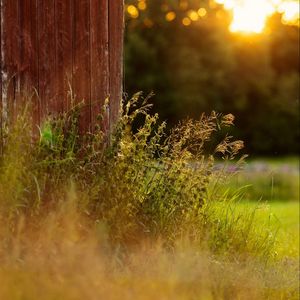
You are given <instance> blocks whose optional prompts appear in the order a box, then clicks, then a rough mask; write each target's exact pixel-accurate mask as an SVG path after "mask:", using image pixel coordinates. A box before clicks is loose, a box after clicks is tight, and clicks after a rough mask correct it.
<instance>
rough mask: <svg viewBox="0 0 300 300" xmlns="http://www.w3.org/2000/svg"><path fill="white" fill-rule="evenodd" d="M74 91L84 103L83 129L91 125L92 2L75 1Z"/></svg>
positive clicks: (79, 100)
mask: <svg viewBox="0 0 300 300" xmlns="http://www.w3.org/2000/svg"><path fill="white" fill-rule="evenodd" d="M73 26H74V35H73V39H74V41H73V89H74V94H75V97H76V101H77V102H82V101H83V102H84V107H83V109H82V114H81V119H80V123H81V129H82V130H83V131H86V130H88V129H89V127H90V124H91V107H90V101H91V88H90V80H91V60H90V1H89V0H80V1H77V0H75V1H74V24H73Z"/></svg>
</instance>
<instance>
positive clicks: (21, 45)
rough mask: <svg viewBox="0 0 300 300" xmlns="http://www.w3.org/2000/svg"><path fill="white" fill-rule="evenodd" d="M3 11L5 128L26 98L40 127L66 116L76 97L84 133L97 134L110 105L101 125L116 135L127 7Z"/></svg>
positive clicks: (113, 2) (0, 83) (92, 3)
mask: <svg viewBox="0 0 300 300" xmlns="http://www.w3.org/2000/svg"><path fill="white" fill-rule="evenodd" d="M0 3H1V6H0V18H1V22H0V40H1V44H0V45H1V76H0V108H1V117H0V122H1V123H0V126H2V125H1V124H2V123H3V122H4V119H5V120H13V118H14V115H15V113H16V109H17V108H18V107H21V106H22V105H23V104H24V100H26V101H27V100H29V98H30V100H31V101H32V103H33V122H34V124H35V125H39V124H41V122H43V120H44V119H45V118H46V117H47V116H48V115H49V114H51V115H55V114H57V113H59V112H62V111H68V110H69V109H70V108H71V96H70V94H72V95H73V96H74V99H76V102H77V103H78V102H82V101H83V102H84V108H83V110H82V114H81V128H82V131H87V130H92V129H93V127H94V125H95V123H96V122H97V116H98V115H99V113H101V112H102V107H103V104H104V101H105V99H106V98H107V97H109V98H110V108H109V111H107V112H106V115H105V117H106V118H105V120H106V121H105V122H104V123H103V125H104V129H105V130H108V128H111V125H110V123H111V122H115V121H116V118H117V117H118V113H119V102H120V99H121V95H122V53H123V0H43V1H41V0H13V1H12V0H0ZM35 91H36V92H35ZM70 91H72V93H70ZM22 101H23V103H22Z"/></svg>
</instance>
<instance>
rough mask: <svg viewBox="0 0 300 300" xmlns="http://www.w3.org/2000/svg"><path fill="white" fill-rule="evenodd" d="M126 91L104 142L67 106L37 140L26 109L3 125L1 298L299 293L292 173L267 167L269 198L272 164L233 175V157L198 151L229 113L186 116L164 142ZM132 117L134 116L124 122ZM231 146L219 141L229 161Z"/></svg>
mask: <svg viewBox="0 0 300 300" xmlns="http://www.w3.org/2000/svg"><path fill="white" fill-rule="evenodd" d="M137 101H138V99H133V103H130V102H129V103H128V104H127V105H126V107H124V116H123V117H122V118H121V120H120V124H118V128H117V131H116V133H115V135H114V136H113V137H112V139H111V142H110V143H111V145H110V146H109V145H107V144H106V145H105V144H104V143H105V139H104V138H105V136H104V135H103V133H102V132H101V131H100V132H95V133H93V134H89V135H87V136H85V137H84V140H81V139H80V138H79V135H78V131H76V130H77V129H76V124H78V123H77V122H76V117H78V114H76V111H75V113H74V116H73V115H70V114H69V115H67V116H63V117H62V118H61V119H55V120H52V121H51V120H50V121H49V122H48V123H46V124H45V125H44V127H42V128H41V132H40V139H39V140H38V141H36V142H32V138H31V135H30V132H31V129H30V125H29V124H30V120H28V119H27V118H26V115H24V116H20V117H19V120H17V122H16V125H15V126H14V128H12V129H11V130H10V131H9V132H8V134H7V139H6V140H5V143H4V145H5V147H4V149H3V154H2V156H1V160H0V162H1V163H0V167H1V173H0V240H1V243H0V282H1V285H0V299H5V300H6V299H9V300H24V299H25V300H27V299H28V300H37V299H45V300H60V299H62V300H77V299H78V300H79V299H91V300H93V299H95V300H96V299H97V300H98V299H108V300H109V299H112V300H119V299H122V300H123V299H128V300H129V299H138V300H139V299H141V300H144V299H145V300H148V299H149V300H150V299H158V300H163V299H170V300H198V299H204V300H219V299H224V300H227V299H245V300H248V299H249V300H254V299H255V300H256V299H257V300H260V299H274V300H275V299H276V300H277V299H287V300H290V299H295V300H296V299H298V297H299V281H298V274H299V248H298V241H299V232H298V228H299V220H298V219H299V218H298V216H299V210H298V208H299V200H297V199H296V198H295V195H297V194H296V191H295V186H296V184H297V176H298V173H297V172H296V173H292V172H289V177H287V176H282V174H281V173H280V172H279V173H274V172H272V176H273V177H271V178H273V179H272V180H271V191H272V193H271V194H272V198H271V201H269V202H266V201H267V200H268V198H267V197H268V195H270V194H269V193H270V192H269V189H270V180H269V177H268V176H266V174H269V173H268V172H269V168H270V166H271V167H272V165H269V163H268V162H267V163H266V166H267V168H264V171H265V173H264V174H263V173H261V172H260V171H257V172H256V173H255V172H254V171H253V168H252V166H253V165H251V164H252V162H249V164H248V167H247V166H246V167H245V166H244V169H243V170H244V171H241V172H240V173H236V171H237V170H236V168H239V165H238V164H237V165H233V164H232V163H230V164H228V168H227V167H226V168H225V169H224V168H220V164H219V162H218V161H217V160H215V159H214V157H213V155H204V154H203V147H204V142H203V141H207V142H209V141H210V140H211V138H212V135H213V134H214V133H215V132H216V131H217V130H218V128H219V127H220V124H221V125H224V126H225V127H226V126H229V125H231V124H232V118H231V116H230V115H227V116H220V115H216V114H212V115H210V116H203V118H202V119H201V120H200V121H187V123H183V124H181V125H180V127H178V128H177V129H175V130H174V132H172V133H171V134H170V136H168V138H167V139H162V136H164V128H165V127H164V126H165V125H164V124H162V125H160V126H158V127H157V126H156V125H157V124H156V122H157V116H151V115H149V114H148V113H147V107H148V106H147V104H145V105H144V106H142V107H141V108H137V109H131V108H130V105H133V108H135V107H136V103H137ZM138 114H142V115H145V116H146V117H145V123H144V125H143V126H142V127H141V128H140V129H139V130H138V131H137V132H133V131H131V130H130V128H131V125H132V123H133V122H134V120H135V118H136V116H137V115H138ZM73 118H75V120H74V119H73ZM28 128H29V129H28ZM128 128H129V129H128ZM85 141H88V143H86V142H85ZM241 148H242V142H241V141H229V140H228V139H225V140H224V141H223V142H221V143H220V145H218V146H217V150H218V151H219V152H221V153H224V154H226V155H228V156H229V158H231V157H234V156H235V155H236V154H237V153H238V151H239V150H240V149H241ZM227 158H228V157H227ZM192 162H193V163H192ZM195 162H197V163H195ZM253 164H254V166H255V164H256V163H255V162H254V163H253ZM289 164H291V165H290V166H289V168H288V170H290V168H291V169H293V168H294V167H293V166H294V165H295V160H294V161H292V162H291V163H289ZM277 165H279V166H282V164H281V163H277ZM278 170H281V167H280V168H279V169H278ZM293 170H294V169H293ZM251 173H252V177H251V178H252V179H251V185H252V187H251V189H250V190H249V191H247V189H249V187H245V183H247V182H248V180H249V178H250V177H249V176H250V175H251ZM253 173H254V175H253ZM259 174H260V176H258V175H259ZM236 176H239V177H238V178H239V179H238V181H237V180H236ZM275 176H276V180H274V178H275ZM265 179H267V181H264V180H265ZM237 183H238V184H237ZM256 184H257V185H258V186H259V189H256ZM246 185H247V184H246ZM262 187H263V188H262ZM280 187H284V188H282V189H281V188H280ZM276 198H277V199H278V200H280V201H275V199H276ZM259 199H261V200H259ZM250 200H252V201H250Z"/></svg>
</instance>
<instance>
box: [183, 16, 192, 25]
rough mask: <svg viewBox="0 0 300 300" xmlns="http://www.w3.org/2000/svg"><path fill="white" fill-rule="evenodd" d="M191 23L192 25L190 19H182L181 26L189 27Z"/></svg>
mask: <svg viewBox="0 0 300 300" xmlns="http://www.w3.org/2000/svg"><path fill="white" fill-rule="evenodd" d="M191 23H192V21H191V19H190V18H187V17H186V18H183V19H182V24H183V25H184V26H189V25H191Z"/></svg>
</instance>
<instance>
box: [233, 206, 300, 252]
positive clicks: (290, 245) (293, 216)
mask: <svg viewBox="0 0 300 300" xmlns="http://www.w3.org/2000/svg"><path fill="white" fill-rule="evenodd" d="M255 208H256V224H257V226H265V225H266V223H268V224H270V226H271V227H272V228H276V229H277V241H278V255H279V256H280V257H281V256H289V257H299V202H296V201H291V202H274V201H273V202H270V203H267V202H262V203H254V202H245V203H240V204H239V209H241V210H242V209H255Z"/></svg>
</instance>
